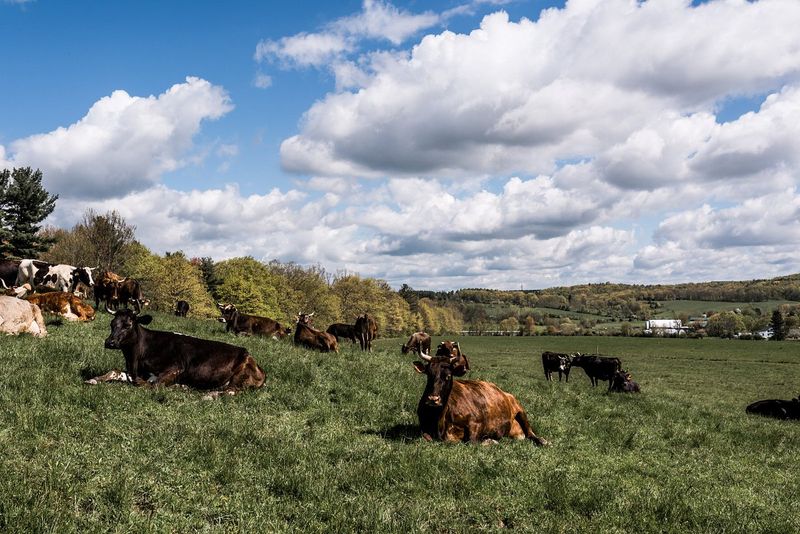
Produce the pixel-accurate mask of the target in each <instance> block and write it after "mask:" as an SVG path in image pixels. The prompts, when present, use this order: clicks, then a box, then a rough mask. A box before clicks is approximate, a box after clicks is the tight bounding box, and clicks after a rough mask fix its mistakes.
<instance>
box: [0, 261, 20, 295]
mask: <svg viewBox="0 0 800 534" xmlns="http://www.w3.org/2000/svg"><path fill="white" fill-rule="evenodd" d="M19 264H20V261H19V260H0V285H3V287H4V289H8V288H10V287H13V286H15V285H16V283H17V274H18V273H19Z"/></svg>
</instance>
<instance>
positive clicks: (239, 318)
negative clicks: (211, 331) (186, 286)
mask: <svg viewBox="0 0 800 534" xmlns="http://www.w3.org/2000/svg"><path fill="white" fill-rule="evenodd" d="M217 307H218V308H219V311H220V312H221V313H222V319H223V320H224V322H225V331H226V332H230V331H231V330H232V331H233V333H234V334H245V335H248V336H250V335H256V336H267V337H273V338H275V339H283V338H284V337H286V336H287V335H288V334H290V333H291V332H292V329H291V328H286V327H284V326H282V325H281V323H279V322H278V321H276V320H275V319H270V318H269V317H259V316H258V315H248V314H246V313H240V312H239V310H238V309H236V306H234V305H233V304H217Z"/></svg>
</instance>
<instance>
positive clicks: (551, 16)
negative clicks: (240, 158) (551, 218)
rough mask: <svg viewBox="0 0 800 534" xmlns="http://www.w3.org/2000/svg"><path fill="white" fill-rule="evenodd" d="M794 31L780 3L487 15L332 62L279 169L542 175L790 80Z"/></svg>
mask: <svg viewBox="0 0 800 534" xmlns="http://www.w3.org/2000/svg"><path fill="white" fill-rule="evenodd" d="M798 24H800V4H798V3H795V2H786V1H782V0H762V1H761V2H734V1H716V2H708V3H703V4H701V5H698V6H692V5H690V4H689V3H688V2H635V3H634V2H629V1H627V0H604V1H597V0H585V1H571V2H568V3H567V5H566V7H564V8H563V9H549V10H545V11H543V12H542V14H541V16H540V17H539V19H538V20H536V21H531V20H528V19H522V20H520V21H519V22H513V21H510V20H509V19H508V16H507V15H506V14H505V13H503V12H499V13H495V14H492V15H489V16H487V17H485V18H484V19H483V21H482V22H481V25H480V28H479V29H476V30H474V31H472V32H471V33H469V34H456V33H452V32H449V31H445V32H443V33H441V34H438V35H428V36H426V37H424V38H423V39H422V40H421V41H420V42H419V43H418V44H417V45H416V46H414V47H413V49H412V50H411V51H410V52H409V53H407V54H393V55H391V56H389V57H387V56H380V60H379V61H375V62H371V63H369V64H367V65H354V64H350V65H347V66H346V67H340V69H339V72H341V74H342V76H343V77H344V80H343V82H342V83H340V84H339V87H340V90H339V91H337V92H335V93H331V94H329V95H327V96H326V97H325V98H324V99H322V100H321V101H319V102H317V103H315V104H314V105H313V106H312V107H311V108H310V109H309V110H308V112H307V113H306V114H305V116H304V118H303V121H302V123H301V126H300V133H299V134H298V135H295V136H292V137H290V138H288V139H286V140H285V141H284V142H283V144H282V146H281V157H282V161H283V165H284V167H285V168H286V169H287V170H290V171H293V172H298V173H307V174H324V175H336V174H342V175H345V174H353V173H357V174H361V175H364V176H377V177H380V176H385V175H387V174H403V173H405V174H412V175H418V174H421V173H428V174H436V175H445V176H447V175H458V174H462V175H471V174H474V173H495V174H496V173H515V172H523V171H524V172H528V173H542V172H552V171H553V169H554V168H555V167H556V166H557V164H558V162H559V161H561V160H564V159H570V158H576V157H587V156H588V157H593V156H594V155H596V154H598V153H600V152H603V151H605V150H608V149H609V148H610V147H613V146H615V145H619V144H622V143H625V142H626V140H627V141H629V143H628V147H622V148H621V150H634V151H635V150H637V146H636V144H637V143H638V144H639V148H642V143H648V140H647V139H643V138H642V136H646V135H647V134H641V135H640V139H629V138H630V137H631V135H632V134H634V133H635V132H637V131H638V130H641V129H642V128H643V127H644V126H647V125H648V124H649V123H651V122H652V121H653V120H654V118H658V117H674V118H675V119H673V120H677V119H678V118H680V117H683V116H689V115H693V114H698V113H699V114H700V115H698V116H697V117H696V118H695V121H696V122H698V123H700V122H705V123H708V122H709V120H710V117H713V111H714V109H715V103H716V102H719V101H722V100H724V99H725V98H727V97H729V96H731V95H742V94H752V93H754V92H760V91H761V92H763V91H767V92H771V91H774V90H780V88H781V86H783V85H791V84H792V83H793V82H794V81H797V80H798V77H800V34H798V33H797V32H796V31H795V28H796V27H797V26H798ZM765 27H769V28H770V31H769V32H765V31H764V28H765ZM773 30H774V31H773ZM742 43H747V45H746V46H743V45H742ZM354 85H356V86H357V87H356V90H353V91H349V90H343V88H346V87H353V86H354ZM695 126H697V127H701V126H703V125H695ZM706 127H707V126H706ZM653 133H659V132H653ZM662 133H664V134H669V132H662ZM673 133H674V132H673ZM778 135H779V134H778ZM651 137H652V136H651ZM665 141H668V140H665ZM665 148H667V147H666V146H665ZM644 156H647V154H644ZM667 156H668V154H667ZM643 170H644V171H646V172H647V171H648V169H643ZM633 171H634V172H635V171H636V170H635V169H633ZM615 172H616V176H617V180H618V181H619V183H620V184H621V185H623V186H624V185H625V184H626V183H627V182H629V181H630V179H629V178H628V177H626V176H625V172H626V170H625V169H616V170H615ZM649 172H650V177H649V179H655V176H654V175H653V170H651V171H649Z"/></svg>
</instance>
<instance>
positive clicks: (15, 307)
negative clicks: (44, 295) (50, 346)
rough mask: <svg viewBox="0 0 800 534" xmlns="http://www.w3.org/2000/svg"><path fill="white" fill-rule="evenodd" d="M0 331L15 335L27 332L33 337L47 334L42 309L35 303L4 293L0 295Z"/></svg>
mask: <svg viewBox="0 0 800 534" xmlns="http://www.w3.org/2000/svg"><path fill="white" fill-rule="evenodd" d="M0 332H2V333H4V334H10V335H17V334H24V333H29V334H32V335H33V336H34V337H44V336H46V335H47V328H45V326H44V318H43V317H42V310H40V309H39V306H37V305H36V304H31V303H30V302H27V301H25V300H21V299H18V298H16V297H9V296H6V295H2V296H0Z"/></svg>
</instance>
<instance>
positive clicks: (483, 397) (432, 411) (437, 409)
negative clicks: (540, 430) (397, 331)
mask: <svg viewBox="0 0 800 534" xmlns="http://www.w3.org/2000/svg"><path fill="white" fill-rule="evenodd" d="M420 358H422V360H423V361H422V362H414V368H415V369H416V370H417V372H418V373H421V374H424V375H425V376H426V377H427V383H426V385H425V391H424V392H423V393H422V397H421V398H420V400H419V405H418V406H417V416H418V417H419V426H420V430H421V431H422V436H423V437H424V438H425V439H427V440H428V441H430V440H433V439H437V440H442V441H450V442H454V441H455V442H457V441H471V442H477V441H485V442H492V441H493V440H496V439H500V438H502V437H504V436H507V437H510V438H514V439H530V440H531V441H533V442H534V443H536V444H537V445H549V443H548V442H547V440H545V439H543V438H540V437H539V436H537V435H536V434H534V432H533V429H532V428H531V425H530V423H528V416H527V415H526V414H525V410H524V409H523V408H522V406H521V405H520V403H519V402H518V401H517V399H516V398H515V397H514V395H511V394H510V393H506V392H505V391H503V390H501V389H500V388H499V387H497V386H496V385H494V384H492V383H491V382H483V381H481V380H453V376H454V370H455V369H454V366H455V365H458V363H457V360H458V357H457V356H428V355H427V354H420Z"/></svg>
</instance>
